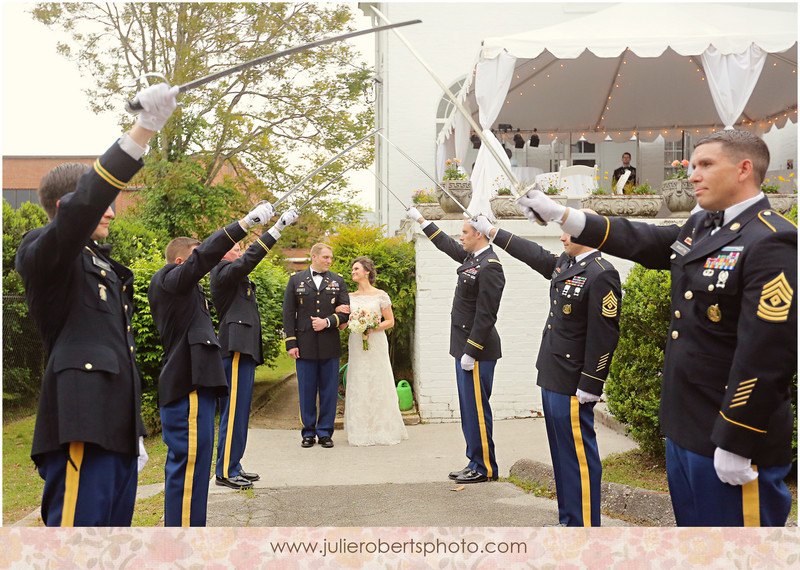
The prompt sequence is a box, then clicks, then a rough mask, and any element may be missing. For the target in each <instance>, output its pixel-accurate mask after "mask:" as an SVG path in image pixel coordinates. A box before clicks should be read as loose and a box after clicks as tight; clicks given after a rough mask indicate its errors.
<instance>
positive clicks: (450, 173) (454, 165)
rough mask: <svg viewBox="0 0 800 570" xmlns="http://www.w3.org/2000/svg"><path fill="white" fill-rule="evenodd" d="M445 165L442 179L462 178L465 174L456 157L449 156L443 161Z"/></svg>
mask: <svg viewBox="0 0 800 570" xmlns="http://www.w3.org/2000/svg"><path fill="white" fill-rule="evenodd" d="M444 165H445V166H446V167H447V168H445V170H444V176H443V177H442V180H463V179H464V178H466V177H467V175H466V174H465V173H464V172H463V171H462V170H461V168H460V167H461V161H460V160H459V159H457V158H454V159H452V160H450V159H449V158H448V159H447V160H445V161H444Z"/></svg>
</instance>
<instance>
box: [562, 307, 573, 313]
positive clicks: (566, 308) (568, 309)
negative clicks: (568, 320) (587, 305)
mask: <svg viewBox="0 0 800 570" xmlns="http://www.w3.org/2000/svg"><path fill="white" fill-rule="evenodd" d="M561 310H562V311H563V312H564V314H565V315H569V314H570V313H571V312H572V305H564V306H563V307H562V308H561Z"/></svg>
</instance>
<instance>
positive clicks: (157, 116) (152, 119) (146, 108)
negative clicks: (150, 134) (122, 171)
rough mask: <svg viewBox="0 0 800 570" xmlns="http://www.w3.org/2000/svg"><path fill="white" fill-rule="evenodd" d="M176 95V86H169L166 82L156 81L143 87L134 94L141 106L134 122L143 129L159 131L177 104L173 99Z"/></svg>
mask: <svg viewBox="0 0 800 570" xmlns="http://www.w3.org/2000/svg"><path fill="white" fill-rule="evenodd" d="M177 95H178V86H177V85H173V86H172V87H170V86H169V84H168V83H157V84H156V85H151V86H150V87H148V88H146V89H143V90H142V91H140V92H139V93H137V94H136V99H137V100H138V101H139V103H140V104H141V106H142V110H141V111H140V112H139V118H138V119H136V122H137V123H138V124H139V125H140V126H142V127H144V128H145V129H148V130H151V131H160V130H161V129H163V128H164V125H166V124H167V119H169V116H170V115H172V112H173V111H174V110H175V108H176V107H177V106H178V102H177V101H176V100H175V97H176V96H177Z"/></svg>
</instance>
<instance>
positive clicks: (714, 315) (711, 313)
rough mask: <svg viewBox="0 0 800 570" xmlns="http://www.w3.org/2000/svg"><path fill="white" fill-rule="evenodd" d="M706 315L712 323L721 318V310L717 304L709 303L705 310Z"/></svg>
mask: <svg viewBox="0 0 800 570" xmlns="http://www.w3.org/2000/svg"><path fill="white" fill-rule="evenodd" d="M706 316H707V317H708V320H709V321H711V322H712V323H718V322H720V321H721V320H722V311H720V310H719V305H711V306H710V307H709V308H708V309H707V310H706Z"/></svg>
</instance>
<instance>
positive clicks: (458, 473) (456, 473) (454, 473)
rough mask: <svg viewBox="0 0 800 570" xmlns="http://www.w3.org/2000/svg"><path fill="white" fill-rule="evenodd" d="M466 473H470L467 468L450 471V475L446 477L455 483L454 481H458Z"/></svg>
mask: <svg viewBox="0 0 800 570" xmlns="http://www.w3.org/2000/svg"><path fill="white" fill-rule="evenodd" d="M467 471H470V468H469V467H464V469H462V470H461V471H451V472H450V475H448V476H447V477H448V478H449V479H452V480H453V481H455V480H456V479H458V478H459V477H461V476H462V475H466V473H467Z"/></svg>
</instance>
